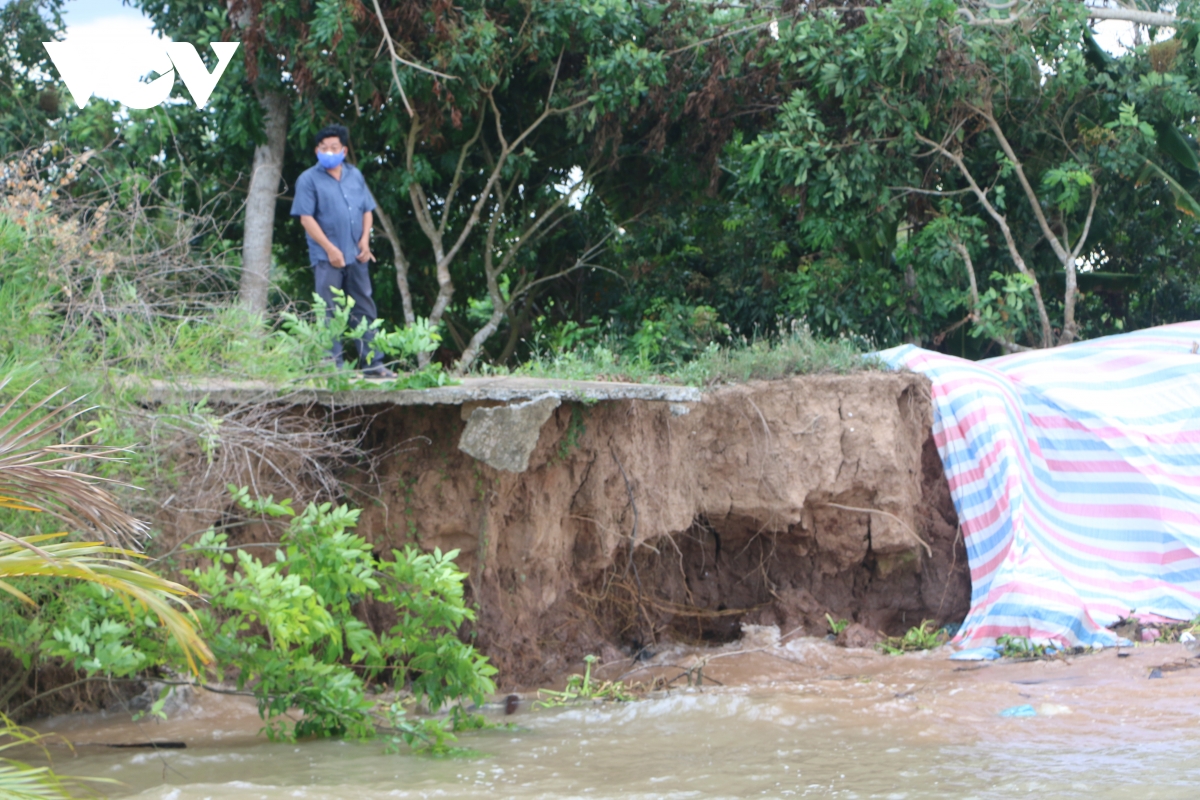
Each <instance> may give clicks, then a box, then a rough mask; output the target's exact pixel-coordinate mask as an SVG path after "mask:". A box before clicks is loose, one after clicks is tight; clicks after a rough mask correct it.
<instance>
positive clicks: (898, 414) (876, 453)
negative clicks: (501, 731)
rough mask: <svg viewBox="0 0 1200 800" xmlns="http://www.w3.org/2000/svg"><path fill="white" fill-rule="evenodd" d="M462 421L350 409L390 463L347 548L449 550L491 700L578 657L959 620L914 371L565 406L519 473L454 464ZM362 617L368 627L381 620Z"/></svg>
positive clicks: (923, 386) (403, 409)
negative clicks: (357, 541) (462, 577)
mask: <svg viewBox="0 0 1200 800" xmlns="http://www.w3.org/2000/svg"><path fill="white" fill-rule="evenodd" d="M476 407H478V404H467V405H463V406H447V405H439V406H386V407H383V406H381V407H374V408H371V409H368V410H369V411H370V412H371V413H372V415H373V416H372V421H371V423H370V426H369V428H368V430H367V431H366V439H365V441H364V442H363V444H364V445H365V446H367V447H375V448H378V449H380V450H382V451H386V452H389V455H387V456H385V457H384V458H383V459H382V460H381V461H380V463H379V465H378V469H377V471H376V474H375V476H374V477H373V479H372V480H371V481H369V482H368V481H366V480H365V479H363V481H362V485H360V486H359V487H358V488H359V489H360V490H361V492H362V493H363V494H364V495H368V496H375V497H377V498H378V501H377V502H372V503H367V504H365V507H364V509H363V513H362V517H361V519H360V523H359V533H360V534H362V535H363V536H365V537H366V538H367V539H368V540H370V541H371V542H372V543H373V544H374V545H375V546H376V549H377V551H386V550H387V549H390V548H393V547H401V546H403V545H404V544H405V543H416V544H418V545H419V546H420V547H422V548H426V549H432V548H434V547H439V548H441V549H442V550H443V551H445V550H450V549H458V550H460V551H461V555H460V556H459V559H458V562H459V565H460V567H461V568H462V569H463V570H464V571H466V572H467V573H469V575H470V578H469V581H468V585H469V590H470V592H471V594H472V599H473V600H474V602H475V603H477V604H478V618H477V620H476V623H475V635H476V637H477V638H476V643H477V644H478V645H479V646H480V648H481V649H482V650H483V651H484V652H485V653H486V654H487V655H488V656H489V657H490V658H491V659H492V661H493V663H494V664H495V665H496V666H497V667H498V668H499V669H500V676H499V678H500V681H501V684H502V685H504V686H505V687H506V688H509V687H520V686H532V685H537V684H544V683H545V682H546V681H548V680H552V679H553V678H554V677H555V676H557V675H559V674H561V673H562V672H563V670H565V669H567V668H568V667H573V666H574V665H575V664H577V663H578V661H579V659H580V658H581V657H582V656H583V655H586V654H588V653H595V654H599V655H601V657H602V658H603V660H605V661H609V660H613V659H614V658H617V657H619V656H620V655H624V656H627V657H633V656H637V655H638V654H639V653H641V652H645V651H647V650H653V649H655V648H656V647H657V646H658V645H660V644H662V643H663V642H664V641H676V642H678V641H687V642H699V641H711V642H726V641H730V640H732V639H736V638H737V637H738V636H739V634H740V629H741V628H740V626H741V624H743V623H747V624H762V625H771V624H774V625H779V626H780V629H781V630H782V631H784V632H792V631H796V630H797V629H802V632H803V633H807V634H809V635H825V634H826V633H827V632H828V630H829V625H828V620H827V619H826V616H825V615H826V614H829V615H830V616H831V617H832V618H833V619H835V620H839V619H846V620H850V621H854V622H857V623H860V624H861V625H862V626H864V627H865V628H866V629H867V630H868V631H870V632H876V631H878V632H882V633H885V634H898V633H902V632H903V631H904V630H905V629H907V628H909V627H912V626H913V625H916V624H919V623H920V622H921V621H923V620H925V619H931V620H934V621H935V622H937V624H939V625H941V624H943V623H946V622H950V621H958V620H961V619H962V618H963V616H964V615H965V613H966V611H967V606H968V602H969V599H970V575H969V571H968V567H967V559H966V553H965V550H964V548H963V544H962V540H961V538H960V537H959V536H958V523H957V517H956V515H955V511H954V507H953V504H952V502H951V499H950V492H949V487H948V486H947V483H946V479H945V476H944V473H943V471H942V464H941V460H940V459H939V457H938V454H937V450H936V448H935V446H934V443H933V440H932V436H931V433H930V426H931V406H930V397H929V384H928V382H927V380H926V379H924V378H923V377H921V376H919V375H915V374H907V373H882V372H860V373H856V374H851V375H845V376H835V375H818V376H800V377H793V378H789V379H783V380H775V381H760V382H751V383H748V384H743V385H736V386H728V387H723V388H719V389H715V390H713V391H710V392H707V393H705V394H704V396H703V398H702V400H701V401H700V402H696V403H692V404H688V405H687V406H684V405H680V404H668V403H666V402H653V401H642V400H627V401H605V402H598V403H592V404H584V403H563V404H562V405H559V406H558V407H557V408H555V409H554V410H553V412H552V413H551V414H550V416H549V418H548V419H547V420H546V422H545V423H544V424H543V425H542V427H541V430H540V434H539V435H538V439H537V444H536V447H534V449H533V451H532V454H531V455H530V458H529V463H528V467H527V469H525V470H524V471H523V472H509V471H504V470H498V469H495V468H493V467H490V466H488V465H487V464H485V463H483V462H482V461H479V460H476V459H475V458H473V457H472V456H469V455H467V454H466V453H465V452H462V451H461V450H459V448H458V445H459V442H460V438H461V436H462V434H463V430H464V428H465V426H466V422H465V420H466V419H467V418H468V417H469V416H470V414H471V412H472V411H474V410H475V408H476ZM368 483H369V484H370V485H368ZM354 494H357V492H354ZM631 554H632V559H631ZM361 611H362V613H363V615H364V616H365V618H366V620H367V621H368V622H370V623H371V624H373V625H378V626H385V625H388V624H389V620H388V619H387V617H388V615H389V614H390V613H394V612H391V610H390V609H387V608H384V607H366V608H363V609H362V610H361ZM864 633H865V631H864Z"/></svg>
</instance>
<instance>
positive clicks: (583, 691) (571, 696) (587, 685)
mask: <svg viewBox="0 0 1200 800" xmlns="http://www.w3.org/2000/svg"><path fill="white" fill-rule="evenodd" d="M583 660H584V662H585V664H586V666H585V667H584V671H583V674H582V675H572V676H571V677H569V678H567V685H566V687H565V688H564V689H563V690H562V691H557V690H554V689H538V697H539V698H541V696H542V695H543V694H544V695H546V697H547V698H548V699H546V700H542V699H538V700H536V701H534V705H535V706H537V707H538V708H558V707H562V706H565V705H567V704H568V703H574V702H578V701H581V700H592V701H616V702H622V703H625V702H629V701H630V700H635V699H637V697H636V695H634V694H633V693H632V691H631V690H630V688H629V687H628V686H627V685H626V684H625V683H624V682H623V681H599V682H593V681H592V664H594V663H595V662H596V660H597V659H596V657H595V656H593V655H588V656H584V659H583Z"/></svg>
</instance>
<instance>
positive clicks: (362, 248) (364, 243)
mask: <svg viewBox="0 0 1200 800" xmlns="http://www.w3.org/2000/svg"><path fill="white" fill-rule="evenodd" d="M374 260H375V254H374V253H372V252H371V240H370V239H368V238H367V237H365V236H364V237H363V238H361V239H359V240H358V263H360V264H365V263H367V262H368V261H374Z"/></svg>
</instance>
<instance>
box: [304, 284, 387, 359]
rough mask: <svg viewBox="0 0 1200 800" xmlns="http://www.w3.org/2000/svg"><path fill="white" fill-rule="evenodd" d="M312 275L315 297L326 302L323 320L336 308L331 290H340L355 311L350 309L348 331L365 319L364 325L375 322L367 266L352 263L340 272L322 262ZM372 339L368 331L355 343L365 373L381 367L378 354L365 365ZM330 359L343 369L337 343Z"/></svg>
mask: <svg viewBox="0 0 1200 800" xmlns="http://www.w3.org/2000/svg"><path fill="white" fill-rule="evenodd" d="M313 273H314V275H313V277H314V278H315V279H316V284H317V294H318V295H320V297H321V299H322V300H324V301H325V308H326V317H332V316H333V312H334V309H335V308H336V307H337V306H336V304H335V303H334V300H333V291H332V290H333V289H341V290H342V291H343V292H345V293H346V297H348V298H350V299H352V300H353V301H354V307H353V308H351V309H350V328H351V329H353V328H355V327H356V326H357V325H358V323H359V321H360V320H362V319H364V318H365V319H366V320H367V324H370V323H372V322H374V321H375V317H376V314H377V312H376V310H375V301H374V300H372V299H371V276H370V274H369V273H368V272H367V265H366V264H360V263H358V262H357V261H353V262H350V263H348V264H346V266H344V267H340V268H339V267H335V266H333V265H332V264H330V263H329V262H328V261H321V262H318V263H317V264H314V265H313ZM374 338H375V332H374V331H367V334H366V335H365V336H363V338H361V339H357V340H355V342H354V346H355V348H356V349H357V350H358V363H359V366H360V368H363V369H367V368H371V367H377V366H380V365H381V364H383V353H378V352H377V353H375V355H374V357H373V358H372V359H371V360H370V363H368V362H367V351H368V350H369V349H370V346H371V340H372V339H374ZM329 355H330V356H331V357H332V358H333V360H334V363H336V364H337V365H338V367H339V368H340V367H341V366H342V342H341V340H340V339H339V340H337V341H335V342H334V343H333V347H332V348H331V349H330V351H329Z"/></svg>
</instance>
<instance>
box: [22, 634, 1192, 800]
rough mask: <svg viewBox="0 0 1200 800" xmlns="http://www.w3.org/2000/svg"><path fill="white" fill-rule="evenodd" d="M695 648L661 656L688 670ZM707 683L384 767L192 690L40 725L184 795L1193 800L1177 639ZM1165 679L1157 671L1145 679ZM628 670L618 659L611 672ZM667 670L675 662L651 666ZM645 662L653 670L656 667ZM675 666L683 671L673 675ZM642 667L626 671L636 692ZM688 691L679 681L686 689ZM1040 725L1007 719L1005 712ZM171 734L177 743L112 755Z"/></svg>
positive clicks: (404, 757) (723, 669)
mask: <svg viewBox="0 0 1200 800" xmlns="http://www.w3.org/2000/svg"><path fill="white" fill-rule="evenodd" d="M711 655H712V653H711V652H709V653H708V655H707V656H706V655H705V654H704V653H700V652H699V651H690V652H682V651H677V652H673V653H670V654H667V655H666V656H664V657H660V658H659V659H658V661H659V663H660V664H662V665H665V664H667V663H671V664H675V665H680V664H682V665H683V666H688V665H689V664H693V663H694V662H695V660H696V659H697V658H706V657H710V656H711ZM722 655H729V656H730V657H728V658H723V659H719V660H713V661H711V662H710V663H708V664H707V665H706V666H705V670H704V675H705V676H706V684H705V685H703V686H701V687H699V688H696V687H690V688H688V687H683V686H681V688H679V689H673V690H671V691H666V692H662V691H660V692H656V693H654V694H653V695H651V696H650V697H649V698H647V699H644V700H640V701H637V702H633V703H609V704H601V705H594V704H588V705H577V706H572V707H567V708H562V709H535V708H532V707H531V703H530V702H528V700H526V701H523V702H522V703H521V706H520V708H519V710H518V712H517V713H516V714H513V715H512V716H509V717H505V716H504V715H503V713H502V712H501V711H500V710H494V711H493V713H494V714H495V716H496V719H497V721H501V722H510V723H512V727H511V728H509V729H500V730H491V731H484V732H480V733H475V734H470V735H467V736H464V737H463V739H462V740H461V742H460V743H461V744H464V745H466V746H469V747H470V748H473V749H474V750H475V751H477V753H478V755H475V756H471V757H461V758H448V759H433V758H427V757H420V756H413V755H411V754H408V753H403V754H398V755H397V754H392V755H388V754H385V753H384V752H383V747H382V745H381V744H380V743H379V742H366V743H351V742H340V741H318V742H304V743H296V744H276V743H269V742H266V741H264V740H262V739H260V738H257V737H255V735H254V734H255V731H256V730H257V728H258V726H259V722H258V720H257V717H256V716H255V715H254V710H253V706H252V705H251V704H250V703H248V702H247V701H246V699H245V698H238V697H224V696H215V695H208V694H205V695H202V696H199V697H197V698H195V699H194V701H193V702H191V703H190V704H189V705H188V706H187V707H186V708H184V709H182V710H181V711H179V712H177V713H176V714H174V715H172V718H171V720H169V721H167V722H147V721H144V720H143V721H141V722H139V723H132V722H130V721H129V715H128V714H124V715H120V714H115V713H113V714H109V715H107V716H102V715H94V716H91V717H79V716H72V717H63V718H58V719H55V720H50V721H47V722H45V723H44V724H42V725H40V726H39V727H40V728H42V729H43V730H53V731H56V732H59V733H62V734H64V735H66V736H68V737H69V738H70V739H71V740H72V741H74V742H76V744H77V745H78V750H77V753H78V754H77V755H76V756H75V757H69V756H68V755H67V754H66V753H62V754H60V755H59V756H56V761H55V763H56V766H57V767H58V768H59V769H60V771H63V772H66V773H70V774H74V775H92V776H102V777H106V778H112V779H116V780H119V781H121V782H122V785H121V787H120V788H119V789H116V790H110V792H109V793H110V794H111V795H112V796H121V797H137V798H144V799H145V800H150V799H151V798H153V799H154V800H191V799H192V798H196V799H197V800H198V799H199V798H235V799H236V800H248V799H249V798H347V799H351V800H369V799H372V798H432V797H455V798H457V797H462V798H475V797H479V798H483V797H487V798H496V797H514V798H535V797H586V798H610V797H612V798H615V797H621V798H630V797H631V798H718V797H821V798H824V797H828V798H912V799H913V800H916V799H917V798H942V797H947V798H949V797H953V798H1009V797H1024V796H1028V795H1037V796H1039V797H1046V798H1058V797H1063V798H1130V797H1137V798H1185V797H1186V798H1195V797H1196V796H1197V792H1198V791H1200V669H1197V668H1192V667H1193V666H1200V659H1190V660H1189V659H1186V653H1184V652H1183V650H1182V648H1180V647H1179V646H1178V645H1160V646H1154V647H1139V648H1137V649H1136V650H1135V651H1133V652H1132V653H1130V654H1128V655H1127V656H1125V657H1118V656H1117V655H1116V653H1114V652H1113V651H1111V650H1110V651H1104V652H1101V653H1095V654H1087V655H1083V656H1078V657H1074V658H1070V659H1065V660H1061V661H1055V662H1028V663H1007V662H1005V663H993V664H987V665H974V664H967V665H964V664H961V663H958V662H950V661H948V660H947V659H946V655H947V653H945V652H934V653H926V654H918V655H910V656H903V657H890V658H889V657H885V656H881V655H878V654H876V653H873V652H870V651H847V650H841V649H839V648H835V647H833V646H832V645H828V644H827V643H825V642H813V641H811V640H803V641H797V642H793V643H790V644H789V645H787V646H784V647H777V648H774V649H771V648H764V649H763V650H760V651H758V652H754V651H752V652H748V653H742V654H737V653H723V654H722ZM1155 667H1158V668H1159V670H1160V672H1161V675H1162V677H1161V678H1158V677H1155V678H1151V677H1150V675H1151V674H1152V670H1153V669H1154V668H1155ZM622 669H624V667H622ZM656 669H657V670H658V672H659V674H663V675H670V674H671V669H672V668H671V667H667V666H659V667H657V668H656ZM653 671H654V670H649V669H648V670H644V671H643V673H650V672H653ZM676 671H677V672H678V670H676ZM639 677H641V674H635V675H630V676H628V678H629V679H631V680H636V679H638V678H639ZM717 682H720V683H721V684H723V685H717ZM682 683H683V681H679V682H677V684H676V685H681V684H682ZM1020 705H1028V706H1032V708H1033V709H1034V711H1035V712H1036V715H1035V716H1031V717H1004V716H1001V715H1000V712H1001V711H1003V710H1004V709H1006V708H1012V707H1014V706H1020ZM146 739H179V740H183V741H186V742H187V749H185V750H161V751H158V752H154V751H146V750H114V749H110V748H108V747H103V746H101V745H102V744H105V743H117V742H135V741H144V740H146Z"/></svg>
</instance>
